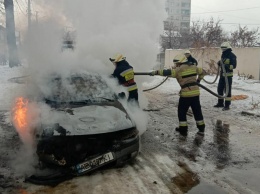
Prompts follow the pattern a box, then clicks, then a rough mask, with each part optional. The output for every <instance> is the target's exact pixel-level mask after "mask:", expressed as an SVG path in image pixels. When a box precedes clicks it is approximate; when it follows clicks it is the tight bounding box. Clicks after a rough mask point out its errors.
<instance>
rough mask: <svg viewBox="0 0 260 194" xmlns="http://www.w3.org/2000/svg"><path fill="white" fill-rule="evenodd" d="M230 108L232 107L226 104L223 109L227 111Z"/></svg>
mask: <svg viewBox="0 0 260 194" xmlns="http://www.w3.org/2000/svg"><path fill="white" fill-rule="evenodd" d="M229 109H230V108H229V106H225V107H224V108H223V109H222V110H223V111H226V110H229Z"/></svg>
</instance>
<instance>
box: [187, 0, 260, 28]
mask: <svg viewBox="0 0 260 194" xmlns="http://www.w3.org/2000/svg"><path fill="white" fill-rule="evenodd" d="M210 17H213V18H214V19H221V20H223V21H222V23H223V25H222V26H223V27H224V28H225V29H226V30H229V29H234V28H236V27H237V26H238V25H239V24H241V25H243V26H244V25H247V26H248V27H249V28H257V27H260V0H246V1H245V0H240V1H239V0H191V20H192V21H194V20H195V21H196V20H198V19H200V20H203V19H204V20H209V18H210Z"/></svg>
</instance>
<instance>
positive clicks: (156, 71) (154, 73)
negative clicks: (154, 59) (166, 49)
mask: <svg viewBox="0 0 260 194" xmlns="http://www.w3.org/2000/svg"><path fill="white" fill-rule="evenodd" d="M149 75H150V76H154V75H159V72H158V70H155V71H151V72H150V74H149Z"/></svg>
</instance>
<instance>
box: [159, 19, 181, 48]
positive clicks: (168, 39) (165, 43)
mask: <svg viewBox="0 0 260 194" xmlns="http://www.w3.org/2000/svg"><path fill="white" fill-rule="evenodd" d="M180 37H181V34H180V33H179V29H178V26H177V25H176V24H175V22H174V21H173V20H167V21H164V34H162V35H161V36H160V45H161V47H162V49H163V51H164V50H165V49H173V48H177V49H178V48H180Z"/></svg>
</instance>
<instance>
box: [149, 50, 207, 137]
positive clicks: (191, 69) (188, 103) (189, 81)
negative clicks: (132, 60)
mask: <svg viewBox="0 0 260 194" xmlns="http://www.w3.org/2000/svg"><path fill="white" fill-rule="evenodd" d="M173 62H174V63H175V65H176V69H167V70H163V69H162V70H157V71H152V72H151V74H150V75H161V76H171V77H174V78H176V79H177V81H178V83H179V84H180V86H181V90H180V98H179V105H178V118H179V127H177V128H176V129H175V130H176V131H178V132H179V133H180V135H181V136H182V137H186V136H187V135H188V125H187V117H186V114H187V111H188V109H189V107H191V109H192V112H193V115H194V118H195V120H196V124H197V128H198V130H199V131H198V132H197V135H199V136H202V137H203V136H204V131H205V123H204V120H203V115H202V111H201V105H200V98H199V95H200V90H199V86H198V85H197V82H200V80H201V79H203V77H204V75H205V71H204V70H203V69H202V68H199V67H197V66H195V65H192V64H190V63H189V62H188V59H187V58H186V57H185V55H177V56H175V57H174V59H173Z"/></svg>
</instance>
